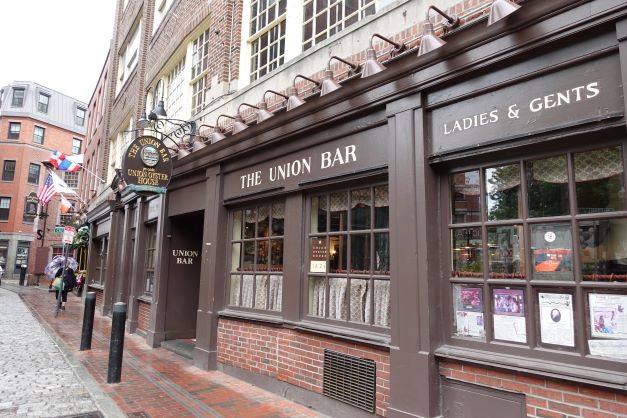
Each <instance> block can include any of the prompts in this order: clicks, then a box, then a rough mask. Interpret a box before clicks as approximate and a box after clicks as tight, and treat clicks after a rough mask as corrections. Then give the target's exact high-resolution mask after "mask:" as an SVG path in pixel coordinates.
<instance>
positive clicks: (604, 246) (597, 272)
mask: <svg viewBox="0 0 627 418" xmlns="http://www.w3.org/2000/svg"><path fill="white" fill-rule="evenodd" d="M579 254H580V255H581V267H582V269H583V280H594V281H601V282H625V281H627V219H607V220H600V221H581V222H579Z"/></svg>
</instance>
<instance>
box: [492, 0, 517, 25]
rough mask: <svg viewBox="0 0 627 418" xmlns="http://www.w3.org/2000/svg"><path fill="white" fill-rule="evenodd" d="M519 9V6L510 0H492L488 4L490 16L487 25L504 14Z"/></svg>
mask: <svg viewBox="0 0 627 418" xmlns="http://www.w3.org/2000/svg"><path fill="white" fill-rule="evenodd" d="M518 9H520V6H519V5H518V4H516V3H514V2H513V1H510V0H494V1H493V2H492V5H491V6H490V17H489V18H488V26H489V25H491V24H493V23H496V22H498V21H499V20H501V19H503V18H504V17H505V16H508V15H510V14H512V13H514V12H515V11H516V10H518Z"/></svg>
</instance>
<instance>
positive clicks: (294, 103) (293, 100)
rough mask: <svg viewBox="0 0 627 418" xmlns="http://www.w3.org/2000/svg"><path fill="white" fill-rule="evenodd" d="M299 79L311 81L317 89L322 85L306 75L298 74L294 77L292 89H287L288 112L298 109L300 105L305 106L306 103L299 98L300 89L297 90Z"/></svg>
mask: <svg viewBox="0 0 627 418" xmlns="http://www.w3.org/2000/svg"><path fill="white" fill-rule="evenodd" d="M297 78H302V79H304V80H307V81H311V82H312V83H314V84H315V85H316V86H317V87H319V88H320V87H321V84H320V82H319V81H316V80H314V79H312V78H309V77H305V76H304V75H300V74H297V75H296V76H295V77H294V80H293V81H292V87H289V88H288V89H287V96H288V97H287V111H288V112H289V111H290V110H292V109H294V108H297V107H298V106H300V105H303V104H305V101H304V100H303V99H301V98H300V97H298V89H297V88H296V79H297Z"/></svg>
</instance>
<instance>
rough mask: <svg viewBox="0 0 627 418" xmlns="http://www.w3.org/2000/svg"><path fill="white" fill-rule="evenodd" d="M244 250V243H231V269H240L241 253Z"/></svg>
mask: <svg viewBox="0 0 627 418" xmlns="http://www.w3.org/2000/svg"><path fill="white" fill-rule="evenodd" d="M241 251H242V244H241V243H239V242H238V243H235V244H233V245H231V271H240V254H241Z"/></svg>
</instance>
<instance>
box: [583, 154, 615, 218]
mask: <svg viewBox="0 0 627 418" xmlns="http://www.w3.org/2000/svg"><path fill="white" fill-rule="evenodd" d="M575 181H576V190H577V213H594V212H607V211H617V210H623V209H624V208H625V205H624V203H625V197H624V195H625V189H624V185H623V159H622V156H621V148H620V147H615V148H606V149H602V150H596V151H588V152H582V153H579V154H575Z"/></svg>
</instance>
